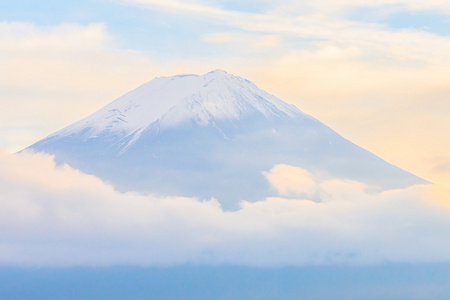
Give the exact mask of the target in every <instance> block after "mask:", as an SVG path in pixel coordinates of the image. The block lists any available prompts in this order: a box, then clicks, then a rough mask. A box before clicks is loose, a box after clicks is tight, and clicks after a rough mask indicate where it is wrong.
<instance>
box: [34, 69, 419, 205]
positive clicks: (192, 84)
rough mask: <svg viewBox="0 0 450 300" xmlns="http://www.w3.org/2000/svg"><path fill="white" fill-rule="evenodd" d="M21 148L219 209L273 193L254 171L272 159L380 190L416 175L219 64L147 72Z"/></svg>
mask: <svg viewBox="0 0 450 300" xmlns="http://www.w3.org/2000/svg"><path fill="white" fill-rule="evenodd" d="M27 149H31V150H34V151H43V152H47V153H50V154H54V155H55V159H56V160H57V162H58V163H63V162H65V163H68V164H69V165H71V166H73V167H74V168H78V169H80V170H81V171H83V172H86V173H89V174H94V175H96V176H98V177H100V178H102V179H104V180H106V181H108V182H110V183H112V184H113V185H114V186H115V187H116V188H117V189H118V190H119V191H138V192H143V193H156V194H161V195H181V196H196V197H199V198H206V199H209V198H211V197H215V198H217V199H218V200H219V201H220V202H221V203H222V205H223V206H224V207H225V208H227V209H233V208H236V207H237V205H238V202H239V201H240V200H243V199H245V200H248V201H256V200H261V199H263V198H264V197H267V196H270V195H274V191H273V190H271V188H270V186H269V184H268V182H267V180H266V179H265V177H264V175H263V171H269V170H270V169H271V168H272V167H273V166H274V165H276V164H287V165H292V166H299V167H302V168H305V169H307V170H308V171H310V172H312V173H314V174H326V176H329V177H338V178H349V179H353V180H358V181H361V182H365V183H367V184H369V185H374V186H378V187H380V188H381V189H391V188H401V187H406V186H409V185H412V184H416V183H424V182H425V181H424V180H422V179H420V178H418V177H416V176H414V175H412V174H410V173H408V172H406V171H404V170H401V169H399V168H398V167H395V166H393V165H391V164H389V163H387V162H385V161H384V160H382V159H381V158H379V157H377V156H375V155H374V154H372V153H370V152H368V151H366V150H364V149H362V148H360V147H358V146H356V145H355V144H353V143H351V142H350V141H348V140H346V139H344V138H343V137H341V136H340V135H339V134H337V133H336V132H334V131H333V130H331V129H330V128H329V127H327V126H326V125H324V124H322V123H321V122H319V121H318V120H316V119H314V118H313V117H311V116H309V115H307V114H305V113H303V112H301V111H300V110H299V109H297V108H296V107H295V106H293V105H290V104H287V103H285V102H283V101H282V100H280V99H278V98H276V97H274V96H272V95H270V94H269V93H267V92H265V91H263V90H261V89H260V88H258V87H257V86H256V85H255V84H253V83H252V82H250V81H248V80H246V79H243V78H240V77H238V76H233V75H230V74H228V73H226V72H224V71H221V70H216V71H213V72H209V73H207V74H205V75H201V76H199V75H178V76H172V77H159V78H155V79H153V80H152V81H150V82H148V83H146V84H143V85H142V86H140V87H138V88H137V89H135V90H133V91H131V92H129V93H127V94H125V95H123V96H122V97H120V98H118V99H117V100H115V101H113V102H111V103H110V104H108V105H106V106H105V107H104V108H102V109H100V110H98V111H97V112H95V113H93V114H92V115H90V116H88V117H87V118H85V119H82V120H80V121H78V122H76V123H74V124H72V125H70V126H68V127H66V128H64V129H62V130H60V131H58V132H55V133H53V134H51V135H50V136H48V137H46V138H44V139H43V140H41V141H39V142H37V143H35V144H33V145H31V146H30V147H28V148H27Z"/></svg>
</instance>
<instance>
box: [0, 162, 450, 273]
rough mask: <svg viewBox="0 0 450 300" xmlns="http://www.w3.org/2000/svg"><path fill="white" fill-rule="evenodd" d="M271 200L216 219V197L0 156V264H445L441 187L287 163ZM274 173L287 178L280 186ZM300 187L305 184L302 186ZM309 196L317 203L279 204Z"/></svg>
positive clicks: (445, 206) (448, 210) (447, 211)
mask: <svg viewBox="0 0 450 300" xmlns="http://www.w3.org/2000/svg"><path fill="white" fill-rule="evenodd" d="M266 176H267V177H268V179H269V180H270V182H271V184H272V185H273V186H274V187H275V188H278V189H280V192H281V193H280V194H281V195H280V197H273V198H267V199H262V200H261V201H258V202H254V203H250V202H242V203H241V209H239V210H238V211H235V212H225V211H223V210H222V208H221V206H220V204H219V202H218V201H217V200H215V199H210V200H199V199H194V198H183V197H158V196H154V195H153V196H152V195H139V194H136V193H125V194H120V193H118V192H116V191H114V189H113V187H112V186H110V185H107V184H105V183H103V182H102V181H100V180H99V179H98V178H96V177H94V176H90V175H86V174H83V173H81V172H79V171H77V170H74V169H72V168H70V167H68V166H66V165H62V166H56V165H55V164H54V162H53V159H52V157H50V156H47V155H43V154H31V153H22V154H20V155H8V154H4V153H2V154H0V189H1V191H2V193H1V195H0V264H2V265H28V266H30V265H31V266H74V265H85V266H86V265H87V266H93V265H115V264H137V265H175V264H183V263H202V264H222V263H227V264H241V265H305V264H334V263H346V264H376V263H382V262H440V261H449V260H450V254H449V253H450V251H449V250H450V242H449V241H448V238H447V236H448V230H449V229H450V221H449V220H450V218H449V216H450V206H449V203H448V201H450V198H449V194H448V192H446V191H443V190H439V189H438V188H437V187H433V186H413V187H410V188H408V189H403V190H392V191H387V192H383V193H376V192H373V190H371V189H370V188H369V187H367V186H364V185H363V184H361V183H359V182H353V181H346V180H337V179H334V180H332V179H327V180H319V179H317V178H315V177H314V176H312V175H311V174H308V173H306V171H304V170H302V169H300V168H296V167H292V166H285V165H280V166H275V167H274V168H273V169H272V170H271V171H270V172H268V173H266ZM283 178H284V179H285V178H288V179H289V181H286V182H283V180H284V179H283ZM308 182H309V183H311V185H312V187H309V186H308V184H307V183H308ZM298 183H302V184H304V185H305V189H306V190H307V191H310V190H316V192H315V193H316V194H319V195H320V201H311V200H310V199H309V197H308V196H307V195H306V196H305V197H304V198H300V197H298V198H286V197H283V195H286V191H289V192H290V194H289V195H290V196H295V195H296V194H297V195H302V194H303V191H304V190H305V189H298Z"/></svg>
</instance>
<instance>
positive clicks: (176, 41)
mask: <svg viewBox="0 0 450 300" xmlns="http://www.w3.org/2000/svg"><path fill="white" fill-rule="evenodd" d="M449 12H450V4H448V1H444V0H433V1H427V2H426V3H423V1H415V0H383V1H377V2H376V3H373V1H366V0H359V1H348V0H340V1H330V0H320V1H314V2H313V3H311V1H288V0H283V1H266V0H254V1H245V0H244V1H235V0H231V1H224V0H203V1H200V0H198V1H195V0H192V1H177V0H171V1H159V0H82V1H72V0H69V1H64V2H61V1H56V0H49V1H34V0H24V1H20V2H18V1H15V0H3V1H2V3H1V9H0V54H1V55H0V63H1V65H2V68H1V70H0V104H1V108H2V112H3V118H2V119H1V120H0V148H1V149H3V150H5V151H8V152H16V151H18V150H21V149H23V148H24V147H26V146H29V145H30V144H32V143H34V142H35V141H37V140H39V139H41V138H43V137H45V136H47V135H48V134H50V133H52V132H54V131H56V130H58V129H61V128H62V127H64V126H67V125H68V124H70V123H72V122H74V121H76V120H79V119H81V118H82V117H85V116H87V115H89V114H90V113H92V112H93V111H95V110H97V109H99V108H100V107H102V106H104V105H105V104H107V103H109V102H110V101H112V100H114V99H116V98H117V97H119V96H120V95H122V94H124V93H126V92H127V91H129V90H131V89H133V88H135V87H137V86H139V85H140V84H142V83H144V82H147V81H149V80H151V79H153V78H154V77H157V76H163V75H164V76H165V75H167V76H169V75H175V74H182V73H194V74H204V73H206V72H208V71H211V70H214V69H223V70H226V71H227V72H229V73H231V74H235V75H239V76H241V77H244V78H247V79H249V80H251V81H253V82H255V83H256V84H257V85H258V86H260V87H261V88H263V89H264V90H266V91H268V92H270V93H272V94H274V95H276V96H277V97H279V98H281V99H283V100H284V101H286V102H289V103H293V104H295V105H296V106H297V107H299V108H300V109H301V110H303V111H304V112H306V113H309V114H311V115H313V116H314V117H316V118H318V119H319V120H321V121H322V122H324V123H325V124H327V125H329V126H330V127H332V128H333V129H334V130H336V131H337V132H339V133H340V134H342V135H343V136H344V137H346V138H348V139H350V140H351V141H353V142H354V143H356V144H358V145H360V146H362V147H364V148H366V149H368V150H370V151H372V152H374V153H375V154H377V155H379V156H381V157H382V158H384V159H385V160H387V161H389V162H391V163H393V164H395V165H398V166H400V167H402V168H404V169H406V170H408V171H410V172H412V173H414V174H416V175H418V176H421V177H423V178H425V179H427V180H429V181H432V182H435V183H439V184H441V185H443V186H446V187H447V188H450V154H449V153H450V152H449V149H450V139H449V138H448V131H449V126H450V123H449V122H448V120H447V117H448V115H449V113H450V105H449V101H448V99H447V96H448V94H449V90H450V79H449V78H450V76H448V72H449V71H448V70H449V69H450V68H449V66H448V65H447V64H450V63H449V61H450V59H449V55H450V54H449V53H450V51H449V50H450V29H448V28H449V26H448V22H449V18H450V17H449V16H448V14H449Z"/></svg>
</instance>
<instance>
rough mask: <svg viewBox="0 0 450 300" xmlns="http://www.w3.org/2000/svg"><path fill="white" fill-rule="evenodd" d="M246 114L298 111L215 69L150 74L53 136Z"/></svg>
mask: <svg viewBox="0 0 450 300" xmlns="http://www.w3.org/2000/svg"><path fill="white" fill-rule="evenodd" d="M252 113H259V114H261V115H263V116H265V117H267V118H275V117H278V118H283V117H285V116H289V117H295V116H297V115H299V114H301V112H300V111H299V110H298V109H297V108H296V107H295V106H292V105H288V104H286V103H285V102H283V101H281V100H280V99H278V98H276V97H274V96H272V95H270V94H268V93H266V92H265V91H263V90H261V89H259V88H258V87H257V86H256V85H255V84H253V83H252V82H250V81H248V80H246V79H243V78H240V77H237V76H233V75H229V74H228V73H226V72H225V71H222V70H215V71H212V72H209V73H207V74H205V75H203V76H199V75H178V76H172V77H159V78H155V79H153V80H152V81H150V82H148V83H146V84H143V85H142V86H140V87H138V88H137V89H135V90H133V91H131V92H129V93H127V94H125V95H123V96H122V97H120V98H118V99H117V100H115V101H113V102H111V103H110V104H108V105H106V106H105V107H104V108H102V109H100V110H99V111H97V112H95V113H94V114H92V115H90V116H89V117H87V118H85V119H83V120H81V121H79V122H76V123H75V124H73V125H71V126H68V127H66V128H64V129H63V130H61V131H58V132H56V133H55V134H53V136H64V135H66V136H67V135H71V134H74V133H77V132H80V131H83V130H85V129H86V128H89V130H88V131H87V132H86V133H85V137H86V138H91V137H95V136H98V135H101V134H103V133H112V134H114V133H126V134H130V133H134V132H139V131H142V130H144V129H146V128H147V127H149V126H150V125H151V124H152V123H153V122H155V121H159V125H160V126H161V127H164V128H166V127H172V126H177V125H179V124H180V123H182V122H185V121H188V120H193V121H195V122H197V123H198V124H199V125H203V126H206V125H208V124H209V122H210V121H211V120H232V119H235V120H238V119H239V118H241V117H243V116H245V115H249V114H252Z"/></svg>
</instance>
